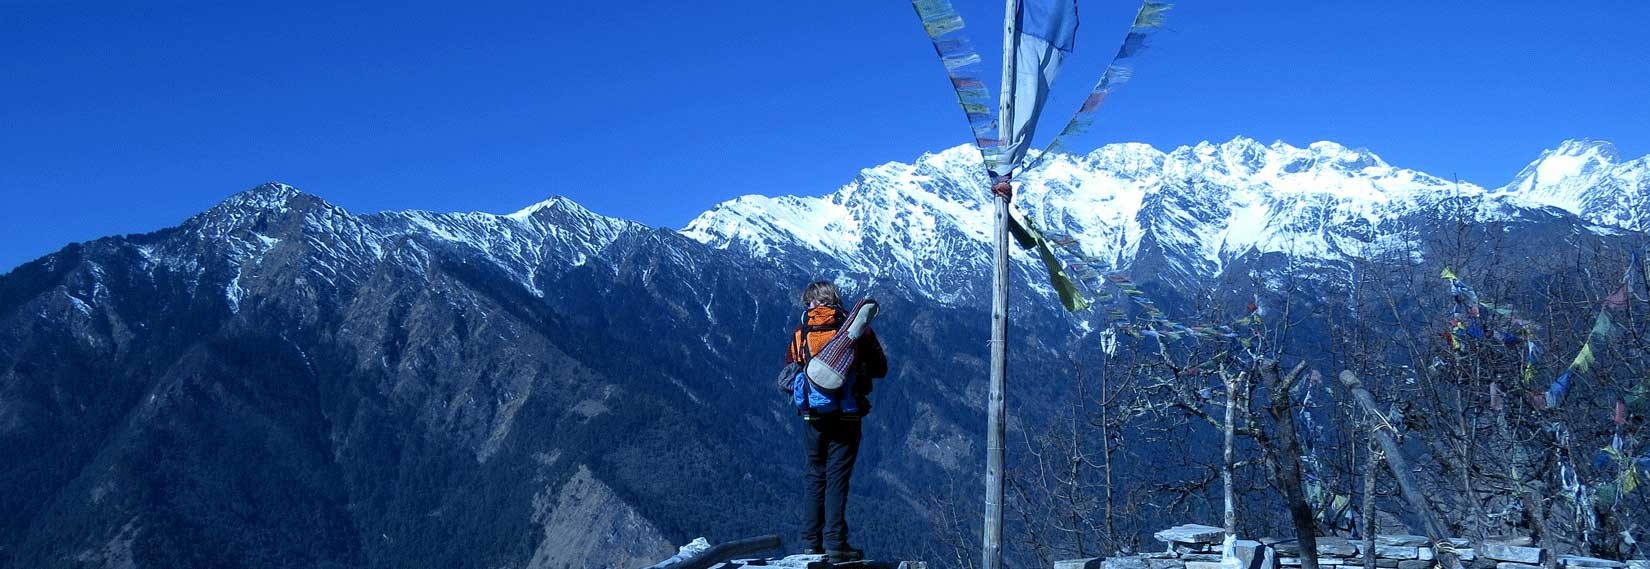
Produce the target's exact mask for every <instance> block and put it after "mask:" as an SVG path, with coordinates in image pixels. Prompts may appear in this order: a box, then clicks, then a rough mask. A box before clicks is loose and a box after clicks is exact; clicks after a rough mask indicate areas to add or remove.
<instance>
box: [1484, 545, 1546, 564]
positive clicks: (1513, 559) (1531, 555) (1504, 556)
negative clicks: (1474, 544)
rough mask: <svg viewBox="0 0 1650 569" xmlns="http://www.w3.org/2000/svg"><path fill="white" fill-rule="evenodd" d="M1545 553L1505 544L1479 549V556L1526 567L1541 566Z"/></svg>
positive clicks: (1537, 548) (1536, 549)
mask: <svg viewBox="0 0 1650 569" xmlns="http://www.w3.org/2000/svg"><path fill="white" fill-rule="evenodd" d="M1544 551H1545V550H1543V549H1541V548H1539V547H1524V546H1521V545H1507V544H1504V543H1486V544H1484V545H1483V546H1480V547H1479V548H1478V554H1479V555H1482V556H1484V557H1488V558H1490V559H1494V560H1496V561H1506V562H1509V563H1523V564H1525V565H1540V564H1541V558H1542V557H1543V555H1542V554H1543V552H1544Z"/></svg>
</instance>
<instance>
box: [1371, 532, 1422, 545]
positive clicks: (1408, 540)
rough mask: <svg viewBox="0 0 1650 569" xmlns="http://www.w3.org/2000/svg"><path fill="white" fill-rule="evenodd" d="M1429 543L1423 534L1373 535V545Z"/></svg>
mask: <svg viewBox="0 0 1650 569" xmlns="http://www.w3.org/2000/svg"><path fill="white" fill-rule="evenodd" d="M1431 543H1432V542H1431V540H1428V539H1427V536H1424V535H1377V536H1375V545H1407V546H1410V547H1420V546H1423V545H1430V544H1431Z"/></svg>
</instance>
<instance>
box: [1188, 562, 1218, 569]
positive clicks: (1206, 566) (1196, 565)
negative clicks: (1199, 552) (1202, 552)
mask: <svg viewBox="0 0 1650 569" xmlns="http://www.w3.org/2000/svg"><path fill="white" fill-rule="evenodd" d="M1221 567H1222V565H1221V564H1220V562H1219V561H1187V562H1186V569H1221Z"/></svg>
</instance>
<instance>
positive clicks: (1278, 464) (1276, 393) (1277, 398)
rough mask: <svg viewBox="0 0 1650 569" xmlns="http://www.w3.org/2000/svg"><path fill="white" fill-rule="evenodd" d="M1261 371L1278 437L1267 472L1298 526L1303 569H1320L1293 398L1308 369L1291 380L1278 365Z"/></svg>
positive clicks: (1298, 367)
mask: <svg viewBox="0 0 1650 569" xmlns="http://www.w3.org/2000/svg"><path fill="white" fill-rule="evenodd" d="M1259 367H1260V374H1261V377H1262V378H1263V379H1265V381H1266V389H1267V392H1268V393H1269V394H1270V396H1271V398H1272V400H1271V404H1270V405H1268V406H1267V414H1269V415H1271V417H1272V424H1273V429H1274V431H1275V432H1276V433H1277V435H1276V436H1277V440H1276V441H1275V444H1271V445H1267V447H1268V448H1267V452H1266V455H1267V457H1268V459H1267V461H1268V462H1270V463H1272V464H1271V467H1270V468H1268V469H1267V470H1268V471H1270V472H1271V474H1272V476H1273V479H1274V481H1275V482H1276V483H1277V484H1278V486H1279V487H1281V488H1282V489H1283V497H1284V500H1285V501H1287V502H1288V504H1289V519H1290V521H1292V522H1294V525H1295V537H1296V539H1297V541H1298V542H1299V543H1300V549H1301V553H1300V555H1301V569H1318V537H1317V535H1318V534H1317V521H1316V520H1315V519H1314V517H1313V516H1312V506H1311V504H1308V503H1307V502H1306V489H1305V486H1304V484H1303V483H1302V482H1301V478H1302V475H1301V446H1300V438H1299V436H1297V435H1296V433H1295V412H1294V407H1295V401H1294V398H1293V397H1291V396H1290V395H1291V393H1293V392H1294V386H1295V381H1296V380H1298V379H1300V375H1301V372H1302V371H1304V370H1305V369H1306V362H1301V363H1300V364H1298V365H1296V366H1295V368H1294V369H1292V370H1290V371H1289V374H1288V375H1287V376H1280V375H1279V374H1278V364H1277V362H1276V361H1267V362H1263V363H1261V365H1260V366H1259Z"/></svg>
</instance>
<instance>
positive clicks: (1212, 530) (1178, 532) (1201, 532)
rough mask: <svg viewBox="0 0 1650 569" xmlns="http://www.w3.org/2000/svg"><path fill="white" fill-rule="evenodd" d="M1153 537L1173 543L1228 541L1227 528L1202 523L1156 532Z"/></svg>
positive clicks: (1216, 542) (1215, 542)
mask: <svg viewBox="0 0 1650 569" xmlns="http://www.w3.org/2000/svg"><path fill="white" fill-rule="evenodd" d="M1152 537H1153V538H1156V539H1157V540H1158V541H1161V542H1163V543H1168V544H1171V545H1172V544H1176V543H1192V544H1197V543H1207V544H1218V543H1220V542H1223V541H1226V530H1223V529H1220V528H1217V527H1213V526H1206V525H1201V524H1186V525H1180V526H1175V527H1172V528H1169V529H1166V530H1163V531H1160V532H1157V533H1154V534H1152Z"/></svg>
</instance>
